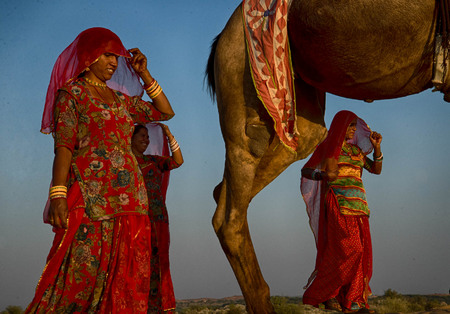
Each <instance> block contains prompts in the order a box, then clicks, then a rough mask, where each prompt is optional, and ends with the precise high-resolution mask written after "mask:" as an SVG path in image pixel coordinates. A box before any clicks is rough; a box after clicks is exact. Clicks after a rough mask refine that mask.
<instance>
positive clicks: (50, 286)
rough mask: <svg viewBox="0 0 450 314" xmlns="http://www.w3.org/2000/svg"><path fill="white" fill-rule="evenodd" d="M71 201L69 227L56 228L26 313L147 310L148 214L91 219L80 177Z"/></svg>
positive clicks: (74, 186) (148, 276) (70, 192)
mask: <svg viewBox="0 0 450 314" xmlns="http://www.w3.org/2000/svg"><path fill="white" fill-rule="evenodd" d="M68 206H69V218H68V229H67V230H66V229H58V228H54V232H55V239H54V241H53V246H52V248H51V250H50V253H49V255H48V259H47V264H46V266H45V268H44V271H43V273H42V276H41V278H40V280H39V283H38V286H37V288H36V293H35V296H34V299H33V301H32V302H31V303H30V305H29V306H28V307H27V309H26V311H25V313H59V312H64V313H65V312H70V313H87V312H99V313H147V302H148V293H149V287H150V262H149V261H150V251H149V249H148V248H149V246H150V240H151V233H150V222H149V219H148V216H147V215H142V216H120V217H118V218H116V219H111V220H104V221H92V220H90V219H89V217H87V216H86V215H85V213H84V206H85V205H84V201H83V198H82V195H81V191H80V188H79V185H78V183H77V182H76V183H75V184H74V185H72V187H71V188H70V190H69V192H68ZM136 234H139V237H136ZM130 257H133V258H131V259H130ZM130 292H131V293H130Z"/></svg>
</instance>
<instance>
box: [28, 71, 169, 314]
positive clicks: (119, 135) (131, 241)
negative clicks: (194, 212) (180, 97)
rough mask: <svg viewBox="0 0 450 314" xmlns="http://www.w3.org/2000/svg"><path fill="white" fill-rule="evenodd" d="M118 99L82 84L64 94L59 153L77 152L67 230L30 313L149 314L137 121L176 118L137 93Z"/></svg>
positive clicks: (58, 117) (147, 233) (147, 236)
mask: <svg viewBox="0 0 450 314" xmlns="http://www.w3.org/2000/svg"><path fill="white" fill-rule="evenodd" d="M114 97H115V99H116V101H115V102H114V103H113V104H106V103H104V102H103V101H101V100H99V99H96V98H93V97H92V95H90V94H89V91H88V89H86V88H85V81H84V80H83V79H78V80H76V81H73V82H71V83H69V84H67V85H65V86H64V87H63V88H62V89H61V93H60V94H59V97H58V99H57V103H56V105H55V148H57V147H66V148H68V149H70V150H71V151H72V153H73V154H72V167H71V171H70V182H69V191H68V205H69V220H68V225H69V227H68V229H67V230H64V229H54V230H55V233H56V234H55V240H54V242H53V247H52V249H51V251H50V254H49V257H48V262H47V265H46V267H45V269H44V272H43V274H42V277H41V280H40V281H39V283H38V287H37V289H36V294H35V297H34V299H33V301H32V303H31V304H30V305H29V307H28V309H27V313H49V312H64V313H65V312H70V313H94V312H100V313H146V312H147V308H148V297H149V292H150V256H151V251H150V247H151V230H150V229H151V224H150V219H149V216H148V205H147V192H146V189H145V185H144V180H143V177H142V174H141V172H140V171H139V166H138V163H137V161H136V159H135V157H134V154H133V153H132V151H131V135H132V133H133V129H134V122H135V121H136V122H139V123H146V122H149V121H153V120H157V119H158V120H167V119H169V118H170V117H171V116H170V115H163V114H161V113H160V112H159V111H158V110H156V109H155V108H154V107H153V106H152V104H151V103H149V102H145V101H142V100H141V99H140V97H138V96H136V97H129V96H127V95H125V94H122V93H120V92H117V91H115V92H114ZM77 194H78V195H79V196H77V197H74V195H77ZM136 235H139V236H136Z"/></svg>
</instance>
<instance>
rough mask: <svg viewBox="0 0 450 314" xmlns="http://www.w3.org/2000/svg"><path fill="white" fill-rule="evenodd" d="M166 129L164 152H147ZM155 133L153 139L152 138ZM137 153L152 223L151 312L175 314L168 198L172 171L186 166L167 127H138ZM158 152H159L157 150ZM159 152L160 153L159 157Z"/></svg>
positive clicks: (134, 139)
mask: <svg viewBox="0 0 450 314" xmlns="http://www.w3.org/2000/svg"><path fill="white" fill-rule="evenodd" d="M160 129H162V131H163V133H164V135H163V141H161V142H162V145H161V146H162V150H160V151H158V150H157V148H154V150H153V151H151V152H150V154H147V153H146V150H147V147H148V146H149V143H150V140H149V138H151V141H152V142H156V139H157V138H156V131H158V130H160ZM150 132H151V134H152V136H149V133H150ZM167 142H169V143H170V149H171V151H172V156H168V149H167ZM131 147H132V150H133V153H134V154H135V156H136V159H137V161H138V163H139V167H140V168H141V171H142V174H143V176H144V181H145V187H146V188H147V195H148V202H149V217H150V221H151V223H152V230H151V234H152V261H151V277H150V295H149V307H148V310H149V312H150V313H169V312H170V313H172V311H174V310H175V307H176V303H175V295H174V292H173V285H172V277H171V275H170V267H169V244H170V236H169V216H168V213H167V208H166V203H165V198H166V191H167V186H168V183H169V172H170V170H172V169H175V168H178V167H179V166H181V165H182V164H183V155H182V154H181V149H180V147H179V145H178V143H177V141H176V140H175V138H174V136H173V135H172V133H171V132H170V130H169V127H168V126H167V125H164V124H153V123H152V124H148V125H147V127H145V126H143V125H137V126H136V127H135V129H134V133H133V137H132V139H131ZM155 149H156V150H155ZM156 153H158V154H156Z"/></svg>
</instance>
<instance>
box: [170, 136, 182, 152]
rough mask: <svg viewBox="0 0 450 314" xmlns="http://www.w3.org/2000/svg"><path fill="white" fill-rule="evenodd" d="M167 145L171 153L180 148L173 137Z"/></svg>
mask: <svg viewBox="0 0 450 314" xmlns="http://www.w3.org/2000/svg"><path fill="white" fill-rule="evenodd" d="M169 146H170V151H171V152H172V153H173V152H176V151H177V150H179V149H180V145H178V142H177V140H176V139H175V137H174V138H173V139H172V140H171V141H170V143H169Z"/></svg>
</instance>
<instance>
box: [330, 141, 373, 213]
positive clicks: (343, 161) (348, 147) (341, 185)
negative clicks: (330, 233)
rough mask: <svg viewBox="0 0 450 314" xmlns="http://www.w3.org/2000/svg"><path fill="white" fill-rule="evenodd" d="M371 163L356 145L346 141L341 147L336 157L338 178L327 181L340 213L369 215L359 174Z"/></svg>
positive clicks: (368, 168) (369, 167)
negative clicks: (340, 151) (339, 153)
mask: <svg viewBox="0 0 450 314" xmlns="http://www.w3.org/2000/svg"><path fill="white" fill-rule="evenodd" d="M372 164H373V162H372V161H371V160H369V159H368V158H366V156H365V155H364V154H363V153H362V152H361V150H360V149H359V147H358V146H356V145H352V144H348V143H346V144H345V145H344V146H343V147H342V153H341V155H340V156H339V158H338V167H339V174H338V178H337V180H335V181H332V182H329V186H330V188H332V189H333V191H334V194H335V195H336V198H337V200H338V203H339V208H340V211H341V213H342V214H344V215H367V216H369V215H370V210H369V207H368V205H367V198H366V190H365V189H364V185H363V182H362V180H361V175H362V168H363V167H364V168H366V169H367V170H369V171H370V170H371V168H372Z"/></svg>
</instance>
